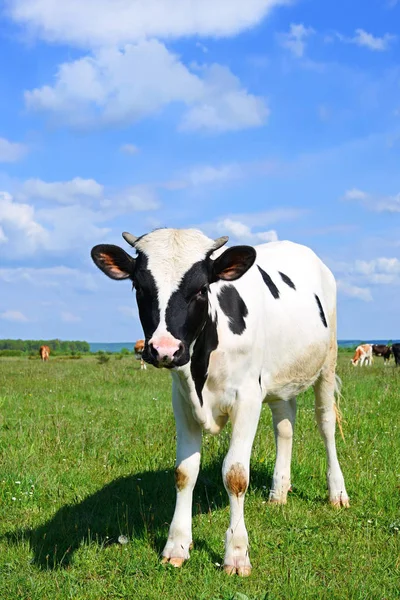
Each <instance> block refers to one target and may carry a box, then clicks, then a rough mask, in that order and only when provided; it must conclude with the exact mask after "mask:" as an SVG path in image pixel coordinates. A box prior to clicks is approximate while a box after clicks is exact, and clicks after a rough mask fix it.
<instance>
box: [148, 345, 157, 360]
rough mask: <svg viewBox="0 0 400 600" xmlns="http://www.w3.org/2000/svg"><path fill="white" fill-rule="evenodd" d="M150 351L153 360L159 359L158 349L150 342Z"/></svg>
mask: <svg viewBox="0 0 400 600" xmlns="http://www.w3.org/2000/svg"><path fill="white" fill-rule="evenodd" d="M149 350H150V354H151V356H152V357H153V358H158V351H157V350H156V348H155V347H154V346H153V344H152V343H151V342H149Z"/></svg>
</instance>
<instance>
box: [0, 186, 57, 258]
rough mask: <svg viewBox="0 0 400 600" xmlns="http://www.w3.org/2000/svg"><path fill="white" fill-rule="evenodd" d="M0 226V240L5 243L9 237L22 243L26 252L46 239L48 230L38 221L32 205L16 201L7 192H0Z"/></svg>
mask: <svg viewBox="0 0 400 600" xmlns="http://www.w3.org/2000/svg"><path fill="white" fill-rule="evenodd" d="M0 226H1V236H0V238H1V242H2V243H3V244H7V243H8V242H9V241H10V239H11V240H13V241H15V242H16V244H23V248H24V250H25V252H26V253H30V252H33V251H35V250H36V249H37V248H38V247H39V246H42V245H43V244H46V243H47V241H48V232H47V231H46V230H45V229H44V227H43V226H42V225H41V224H40V223H39V222H38V220H37V217H36V215H35V209H34V207H33V206H31V205H30V204H19V203H16V202H15V201H14V199H13V197H12V196H11V194H8V193H7V192H0Z"/></svg>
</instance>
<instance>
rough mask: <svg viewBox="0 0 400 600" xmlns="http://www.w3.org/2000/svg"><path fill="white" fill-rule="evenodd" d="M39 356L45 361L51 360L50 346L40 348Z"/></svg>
mask: <svg viewBox="0 0 400 600" xmlns="http://www.w3.org/2000/svg"><path fill="white" fill-rule="evenodd" d="M39 354H40V358H41V359H42V360H43V361H47V360H49V356H50V348H49V347H48V346H40V348H39Z"/></svg>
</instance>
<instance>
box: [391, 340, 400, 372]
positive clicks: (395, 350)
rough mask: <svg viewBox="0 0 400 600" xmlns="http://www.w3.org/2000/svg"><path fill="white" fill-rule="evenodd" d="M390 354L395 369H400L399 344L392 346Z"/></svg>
mask: <svg viewBox="0 0 400 600" xmlns="http://www.w3.org/2000/svg"><path fill="white" fill-rule="evenodd" d="M392 352H393V356H394V360H395V363H396V367H400V344H392Z"/></svg>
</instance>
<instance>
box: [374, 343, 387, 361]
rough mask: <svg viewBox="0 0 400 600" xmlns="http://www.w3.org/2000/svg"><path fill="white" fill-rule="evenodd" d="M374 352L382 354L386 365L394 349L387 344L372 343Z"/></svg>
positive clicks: (377, 354)
mask: <svg viewBox="0 0 400 600" xmlns="http://www.w3.org/2000/svg"><path fill="white" fill-rule="evenodd" d="M372 354H374V356H382V357H383V364H384V365H386V364H389V361H390V356H391V354H392V349H391V347H390V346H385V344H372Z"/></svg>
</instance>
